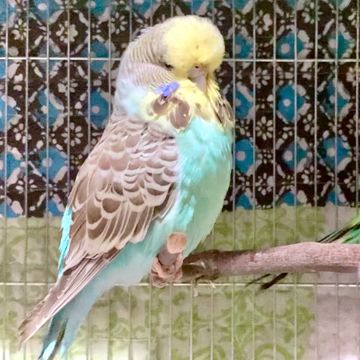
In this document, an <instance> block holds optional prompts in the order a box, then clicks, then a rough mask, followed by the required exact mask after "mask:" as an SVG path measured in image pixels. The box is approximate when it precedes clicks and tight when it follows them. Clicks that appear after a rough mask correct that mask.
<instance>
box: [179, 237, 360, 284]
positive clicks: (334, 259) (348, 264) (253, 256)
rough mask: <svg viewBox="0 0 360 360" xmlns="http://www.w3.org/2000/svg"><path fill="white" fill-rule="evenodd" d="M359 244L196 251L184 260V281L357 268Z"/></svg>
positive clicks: (342, 271) (306, 244)
mask: <svg viewBox="0 0 360 360" xmlns="http://www.w3.org/2000/svg"><path fill="white" fill-rule="evenodd" d="M359 264H360V245H353V244H338V243H336V244H335V243H334V244H320V243H316V242H304V243H298V244H293V245H285V246H277V247H274V248H270V249H266V250H245V251H218V250H210V251H204V252H201V253H197V254H193V255H190V256H189V257H187V258H186V259H185V260H184V263H183V266H182V271H183V277H182V279H181V281H183V282H185V281H189V280H194V279H199V278H204V279H214V278H217V277H220V276H237V275H249V274H265V273H284V272H288V273H307V272H320V271H333V272H341V273H344V272H345V273H349V272H356V271H358V266H359Z"/></svg>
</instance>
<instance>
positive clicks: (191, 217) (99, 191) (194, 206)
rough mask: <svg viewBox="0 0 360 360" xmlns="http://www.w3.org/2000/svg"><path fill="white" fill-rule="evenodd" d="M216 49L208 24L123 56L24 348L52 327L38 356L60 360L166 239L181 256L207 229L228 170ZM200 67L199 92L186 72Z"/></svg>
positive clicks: (145, 37)
mask: <svg viewBox="0 0 360 360" xmlns="http://www.w3.org/2000/svg"><path fill="white" fill-rule="evenodd" d="M186 26H187V27H186ZM184 29H188V30H186V31H184ZM194 31H196V33H197V35H196V36H192V35H193V34H191V32H194ZM169 34H170V35H171V34H172V35H171V36H170V35H169ZM189 34H190V35H189ZM172 37H173V38H174V40H175V41H172V40H171V39H172ZM223 47H224V45H223V39H222V37H221V35H220V33H219V31H218V30H217V29H216V28H215V27H214V26H213V25H212V24H211V23H210V22H209V21H208V20H204V19H202V18H199V17H195V16H190V17H179V18H173V19H170V20H168V21H165V22H164V23H163V24H159V25H156V26H154V27H153V28H150V29H148V30H147V31H145V32H144V33H143V34H142V35H141V36H140V37H139V38H138V39H136V40H135V41H134V42H133V43H131V44H130V45H129V47H128V49H127V50H126V52H125V54H124V57H123V59H122V62H121V65H120V69H119V74H118V78H117V85H116V94H115V99H114V113H113V114H112V116H111V118H110V121H109V123H108V125H107V127H106V129H105V131H104V134H103V136H102V138H101V139H100V141H99V143H98V144H97V145H96V146H95V148H94V149H93V150H92V152H91V153H90V155H89V157H88V158H87V159H86V161H85V163H84V164H83V166H82V167H81V169H80V170H79V173H78V175H77V178H76V181H75V184H74V187H73V189H72V191H71V194H70V197H69V202H68V206H67V210H66V212H65V214H64V219H63V224H62V231H63V236H62V239H61V243H60V257H59V275H58V279H57V282H56V284H55V286H54V287H53V288H52V289H51V290H50V292H49V294H48V295H47V296H46V297H45V298H44V300H43V301H42V302H41V303H39V304H38V305H37V307H36V308H35V309H34V310H33V311H32V312H31V313H30V314H29V316H28V317H27V318H26V319H25V321H24V322H23V324H22V325H21V327H20V334H21V338H22V340H23V341H26V340H27V339H28V338H29V337H31V336H32V335H33V334H34V333H35V332H36V331H37V330H38V329H39V328H40V327H41V326H42V325H43V324H45V322H47V321H48V320H50V319H52V320H51V323H50V327H49V331H48V334H47V337H46V339H45V341H44V348H43V351H42V353H41V355H40V359H42V360H49V359H52V358H53V357H54V356H55V354H56V352H57V351H58V350H59V349H60V350H61V352H62V353H65V352H66V350H67V348H68V347H69V346H70V344H71V342H72V340H73V338H74V336H75V334H76V331H77V329H78V327H79V325H80V323H81V322H82V321H83V319H84V317H85V316H86V314H87V312H88V311H89V310H90V308H91V306H92V304H93V303H94V302H95V300H96V299H97V298H98V297H99V296H101V295H102V294H103V292H105V291H107V290H108V289H110V288H111V287H113V286H114V285H115V284H117V283H121V284H124V285H126V286H128V285H133V284H136V283H137V282H139V281H140V280H141V278H142V277H144V276H145V275H147V274H148V273H149V270H150V268H151V265H152V263H153V261H154V259H155V257H156V256H157V254H158V253H159V251H160V249H161V247H162V246H163V245H164V244H165V242H166V239H167V238H168V237H169V236H170V235H171V234H172V233H174V232H182V233H184V234H186V236H187V238H188V239H189V241H188V243H187V245H186V249H185V250H184V256H186V255H188V254H189V253H190V252H191V251H192V250H193V249H194V248H195V247H196V246H197V244H198V243H199V241H201V240H203V239H204V238H205V237H206V235H207V234H208V233H209V232H210V231H211V228H212V226H213V224H214V222H215V220H216V217H217V215H218V214H219V212H220V211H221V207H222V202H223V199H224V196H225V193H226V190H227V188H228V185H229V181H230V171H231V142H232V129H231V128H232V125H233V118H232V112H231V108H230V105H229V104H228V102H227V101H226V100H225V99H224V98H222V96H221V95H220V93H219V90H218V87H217V84H216V81H215V76H214V71H215V70H216V68H217V67H218V66H219V65H220V63H221V60H222V56H223ZM174 54H176V55H174ZM174 56H175V57H174ZM166 61H171V62H172V64H171V65H170V64H168V63H167V62H166ZM199 68H201V71H200V72H199V76H200V77H202V82H201V83H200V82H197V78H196V79H195V78H194V79H193V80H191V79H192V78H191V76H190V75H189V74H192V73H193V72H192V71H193V70H194V69H195V70H196V71H197V69H199ZM203 80H205V83H204V82H203ZM200 84H201V86H200ZM203 84H205V87H203Z"/></svg>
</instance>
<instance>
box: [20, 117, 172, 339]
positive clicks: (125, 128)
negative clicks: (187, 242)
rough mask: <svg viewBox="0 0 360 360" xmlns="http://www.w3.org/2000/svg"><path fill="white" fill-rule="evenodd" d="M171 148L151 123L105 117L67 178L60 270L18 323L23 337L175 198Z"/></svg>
mask: <svg viewBox="0 0 360 360" xmlns="http://www.w3.org/2000/svg"><path fill="white" fill-rule="evenodd" d="M177 160H178V154H177V149H176V143H175V139H174V138H173V136H171V135H170V134H168V133H165V132H164V131H162V130H161V129H160V128H159V127H157V126H156V125H154V124H150V123H146V122H144V121H141V120H140V119H134V118H131V117H129V116H126V115H118V116H113V117H112V119H111V121H110V123H109V124H108V126H107V128H106V130H105V132H104V134H103V136H102V138H101V140H100V141H99V143H98V144H97V145H96V146H95V148H94V149H93V151H92V152H91V154H90V155H89V157H88V158H87V160H86V161H85V163H84V164H83V166H82V167H81V169H80V171H79V173H78V176H77V178H76V181H75V185H74V188H73V190H72V192H71V194H70V199H69V206H71V207H72V212H73V215H72V225H71V229H70V239H71V241H70V244H69V248H68V252H67V254H66V255H65V257H64V260H63V264H62V265H63V269H64V272H63V275H62V276H61V277H60V278H59V279H58V281H57V283H56V284H55V286H54V288H53V289H52V290H51V291H50V292H49V294H48V295H47V296H46V297H45V298H44V300H43V301H42V302H40V303H39V304H38V306H37V307H36V308H35V309H34V310H33V311H32V312H31V313H30V314H29V315H28V317H27V318H26V319H25V321H24V322H23V324H22V325H21V327H20V335H21V338H22V340H23V341H26V340H27V339H28V338H29V337H31V336H32V335H33V334H34V333H35V332H36V331H37V330H38V329H39V328H40V327H41V326H42V325H43V324H44V323H45V322H46V321H47V320H49V319H50V318H51V317H52V316H54V315H55V314H56V313H57V312H58V311H59V310H60V309H61V308H62V307H63V306H65V305H66V304H67V303H68V302H69V301H70V300H71V299H73V298H74V297H75V296H76V295H77V294H78V293H79V292H80V291H81V290H82V289H83V288H84V287H85V286H86V285H87V284H88V283H89V282H90V281H91V280H92V279H93V278H94V277H95V275H96V274H97V273H98V272H99V271H100V270H101V269H102V268H103V267H104V266H105V265H106V264H108V263H109V262H110V261H111V260H112V259H113V258H114V257H115V256H116V255H117V254H118V252H119V251H120V250H121V249H122V248H123V247H124V246H125V245H126V243H128V242H138V241H142V240H143V239H144V237H145V235H146V232H147V230H148V228H149V226H150V224H151V223H152V221H153V220H155V219H158V218H161V217H162V216H164V215H165V214H166V212H167V211H168V210H169V209H170V208H171V206H172V204H173V203H174V200H175V196H176V193H175V190H176V189H175V182H176V175H177Z"/></svg>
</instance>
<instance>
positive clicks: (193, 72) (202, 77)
mask: <svg viewBox="0 0 360 360" xmlns="http://www.w3.org/2000/svg"><path fill="white" fill-rule="evenodd" d="M188 76H189V79H190V80H191V81H192V82H194V83H195V84H196V85H197V86H198V87H199V88H200V90H202V91H206V70H205V69H204V68H203V67H202V66H200V65H195V66H193V67H192V68H191V69H190V71H189V73H188Z"/></svg>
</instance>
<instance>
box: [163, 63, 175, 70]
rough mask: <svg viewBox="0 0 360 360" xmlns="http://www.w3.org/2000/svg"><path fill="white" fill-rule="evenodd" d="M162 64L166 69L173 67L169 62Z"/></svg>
mask: <svg viewBox="0 0 360 360" xmlns="http://www.w3.org/2000/svg"><path fill="white" fill-rule="evenodd" d="M164 66H165V67H166V69H168V70H172V69H173V67H172V66H171V65H170V64H167V63H164Z"/></svg>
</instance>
